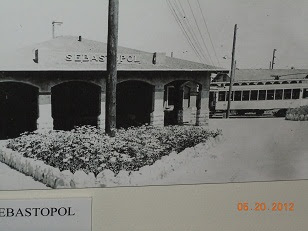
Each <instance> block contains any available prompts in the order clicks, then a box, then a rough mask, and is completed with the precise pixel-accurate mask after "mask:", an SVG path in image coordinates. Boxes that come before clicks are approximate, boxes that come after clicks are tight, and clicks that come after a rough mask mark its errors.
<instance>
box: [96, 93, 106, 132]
mask: <svg viewBox="0 0 308 231" xmlns="http://www.w3.org/2000/svg"><path fill="white" fill-rule="evenodd" d="M100 101H101V103H100V107H101V114H100V115H99V116H98V121H97V125H98V128H100V129H105V116H106V114H105V104H106V92H104V91H101V95H100Z"/></svg>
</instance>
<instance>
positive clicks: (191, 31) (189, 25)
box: [175, 0, 209, 63]
mask: <svg viewBox="0 0 308 231" xmlns="http://www.w3.org/2000/svg"><path fill="white" fill-rule="evenodd" d="M175 2H176V0H175ZM178 3H179V6H180V8H181V10H182V12H183V16H182V18H185V20H184V19H183V21H184V22H186V24H187V28H188V30H189V31H190V33H191V35H192V37H193V39H194V41H195V43H196V44H197V46H198V48H199V50H200V53H201V56H203V57H204V60H205V62H206V63H208V62H209V61H208V60H209V59H208V57H207V56H206V52H204V49H203V48H202V45H201V44H200V42H199V39H198V36H197V35H196V33H195V31H194V29H193V27H192V25H191V23H190V20H189V17H188V14H187V13H186V12H185V9H184V7H183V5H182V4H181V1H180V0H178ZM178 11H180V10H179V9H178Z"/></svg>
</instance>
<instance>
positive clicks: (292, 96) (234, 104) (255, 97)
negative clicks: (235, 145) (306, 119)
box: [209, 78, 308, 116]
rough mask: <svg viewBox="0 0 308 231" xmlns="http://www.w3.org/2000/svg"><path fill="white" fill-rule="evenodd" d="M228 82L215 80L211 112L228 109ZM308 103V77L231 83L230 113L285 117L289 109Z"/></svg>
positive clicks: (212, 84) (211, 98)
mask: <svg viewBox="0 0 308 231" xmlns="http://www.w3.org/2000/svg"><path fill="white" fill-rule="evenodd" d="M229 86H230V84H229V82H226V81H224V82H212V83H211V88H210V105H209V106H210V114H211V115H212V114H214V113H217V112H222V113H224V112H226V111H227V106H228V93H229ZM302 105H308V78H303V79H289V80H285V79H283V80H279V79H274V80H273V79H272V80H261V81H244V80H242V81H235V82H234V83H233V84H232V94H231V102H230V112H231V114H237V115H244V114H245V113H255V114H257V115H262V114H263V113H264V112H265V111H270V112H272V113H273V115H275V116H284V115H285V113H286V111H287V109H288V108H295V107H299V106H302Z"/></svg>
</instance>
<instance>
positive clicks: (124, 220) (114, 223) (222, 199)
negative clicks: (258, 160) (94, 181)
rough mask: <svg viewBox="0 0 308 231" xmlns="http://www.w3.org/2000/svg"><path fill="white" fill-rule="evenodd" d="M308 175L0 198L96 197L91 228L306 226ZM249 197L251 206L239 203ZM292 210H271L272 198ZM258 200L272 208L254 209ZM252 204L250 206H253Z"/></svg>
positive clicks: (192, 230) (199, 230) (0, 195)
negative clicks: (290, 205) (304, 178)
mask: <svg viewBox="0 0 308 231" xmlns="http://www.w3.org/2000/svg"><path fill="white" fill-rule="evenodd" d="M307 192H308V181H289V182H262V183H261V182H260V183H239V184H237V183H231V184H205V185H178V186H150V187H128V188H126V187H121V188H105V189H82V190H77V189H76V190H44V191H39V190H30V191H2V192H0V199H26V198H66V197H92V198H93V201H92V204H93V205H92V206H93V207H92V222H93V223H92V230H93V231H102V230H106V231H107V230H108V231H112V230H115V231H122V230H123V231H154V230H155V231H161V230H168V231H173V230H174V231H175V230H176V231H203V230H228V231H233V230H234V231H238V230H280V231H287V230H306V227H307V226H308V220H307V219H306V217H307V213H308V197H307ZM239 202H242V203H245V202H248V205H249V210H248V211H238V203H239ZM274 202H277V203H278V202H281V203H290V202H293V203H294V211H285V210H284V209H283V210H282V211H278V210H276V211H272V203H274ZM255 203H260V204H261V203H266V205H267V208H269V210H267V209H266V210H264V211H254V209H255ZM250 208H251V209H252V210H250Z"/></svg>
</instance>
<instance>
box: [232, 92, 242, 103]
mask: <svg viewBox="0 0 308 231" xmlns="http://www.w3.org/2000/svg"><path fill="white" fill-rule="evenodd" d="M241 98H242V92H241V91H235V92H234V101H241Z"/></svg>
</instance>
